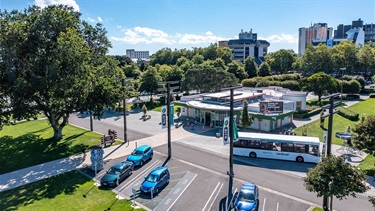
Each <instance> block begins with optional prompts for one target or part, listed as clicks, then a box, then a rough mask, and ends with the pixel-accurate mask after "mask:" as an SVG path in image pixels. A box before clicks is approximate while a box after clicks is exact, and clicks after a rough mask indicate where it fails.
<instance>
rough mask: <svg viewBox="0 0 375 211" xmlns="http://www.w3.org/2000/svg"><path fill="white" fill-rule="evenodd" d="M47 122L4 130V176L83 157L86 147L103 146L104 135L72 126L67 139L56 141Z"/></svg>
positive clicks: (0, 155) (0, 141) (0, 170)
mask: <svg viewBox="0 0 375 211" xmlns="http://www.w3.org/2000/svg"><path fill="white" fill-rule="evenodd" d="M52 136H53V129H52V128H51V127H50V126H49V123H48V121H47V120H34V121H27V122H20V123H17V124H15V125H8V126H5V127H3V129H2V130H0V148H1V151H0V163H1V165H0V174H4V173H7V172H11V171H14V170H18V169H22V168H26V167H30V166H33V165H37V164H41V163H45V162H49V161H52V160H56V159H60V158H65V157H68V156H71V155H75V154H80V153H81V149H82V147H83V146H93V145H99V144H100V137H101V136H100V135H99V134H97V133H94V132H90V131H87V130H84V129H81V128H78V127H74V126H72V125H67V126H65V127H64V129H63V139H62V140H60V141H54V140H52V139H51V138H50V137H52Z"/></svg>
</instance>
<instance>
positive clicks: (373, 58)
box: [357, 44, 375, 79]
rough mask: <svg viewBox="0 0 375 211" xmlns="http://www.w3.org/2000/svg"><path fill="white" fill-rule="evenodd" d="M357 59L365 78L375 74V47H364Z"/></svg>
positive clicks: (368, 45) (367, 45)
mask: <svg viewBox="0 0 375 211" xmlns="http://www.w3.org/2000/svg"><path fill="white" fill-rule="evenodd" d="M357 58H358V61H359V64H360V67H361V69H362V70H364V76H365V77H366V76H368V75H371V74H374V73H375V47H371V44H366V45H364V46H362V47H361V48H360V49H359V50H358V52H357ZM369 73H370V74H369ZM366 79H367V77H366Z"/></svg>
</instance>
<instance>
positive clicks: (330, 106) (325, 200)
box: [321, 93, 339, 211]
mask: <svg viewBox="0 0 375 211" xmlns="http://www.w3.org/2000/svg"><path fill="white" fill-rule="evenodd" d="M337 96H339V93H335V94H331V95H328V96H323V97H322V99H327V98H329V104H328V105H325V106H322V108H323V109H326V108H328V109H329V113H328V114H325V115H323V116H322V117H321V118H326V117H329V119H328V134H327V147H326V148H327V156H329V155H331V143H332V125H333V114H335V113H338V111H337V110H333V108H334V106H336V105H338V104H337V103H334V98H335V97H337ZM326 186H328V187H329V184H326ZM323 209H324V211H326V210H328V197H327V196H323Z"/></svg>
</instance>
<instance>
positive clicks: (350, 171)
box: [304, 155, 368, 210]
mask: <svg viewBox="0 0 375 211" xmlns="http://www.w3.org/2000/svg"><path fill="white" fill-rule="evenodd" d="M365 182H366V175H365V173H364V172H362V171H361V170H359V169H357V168H356V167H353V166H352V165H350V164H349V163H346V162H345V158H342V157H336V156H334V155H328V156H327V157H326V158H323V161H322V162H320V163H318V165H317V166H316V167H315V168H310V169H309V172H307V176H306V177H304V186H305V188H306V190H308V191H310V192H315V193H316V195H317V196H318V197H322V196H325V197H327V198H329V197H330V198H331V203H330V210H332V200H333V196H335V197H336V198H338V199H339V200H342V199H346V197H347V196H352V197H356V194H357V193H364V192H365V191H366V190H367V189H368V187H367V186H366V183H365ZM327 208H328V207H327Z"/></svg>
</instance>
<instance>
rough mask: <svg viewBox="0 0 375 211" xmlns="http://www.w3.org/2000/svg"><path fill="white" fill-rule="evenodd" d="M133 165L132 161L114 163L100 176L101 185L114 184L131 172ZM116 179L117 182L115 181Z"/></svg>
mask: <svg viewBox="0 0 375 211" xmlns="http://www.w3.org/2000/svg"><path fill="white" fill-rule="evenodd" d="M133 169H134V165H133V163H132V162H121V163H116V164H115V165H114V166H112V167H111V168H110V169H108V170H107V172H106V174H105V175H104V176H103V177H102V178H101V180H100V184H101V185H102V186H116V185H117V184H119V183H120V182H121V181H123V180H124V179H125V178H126V177H128V176H130V175H131V174H132V173H133ZM117 180H118V182H117Z"/></svg>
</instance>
